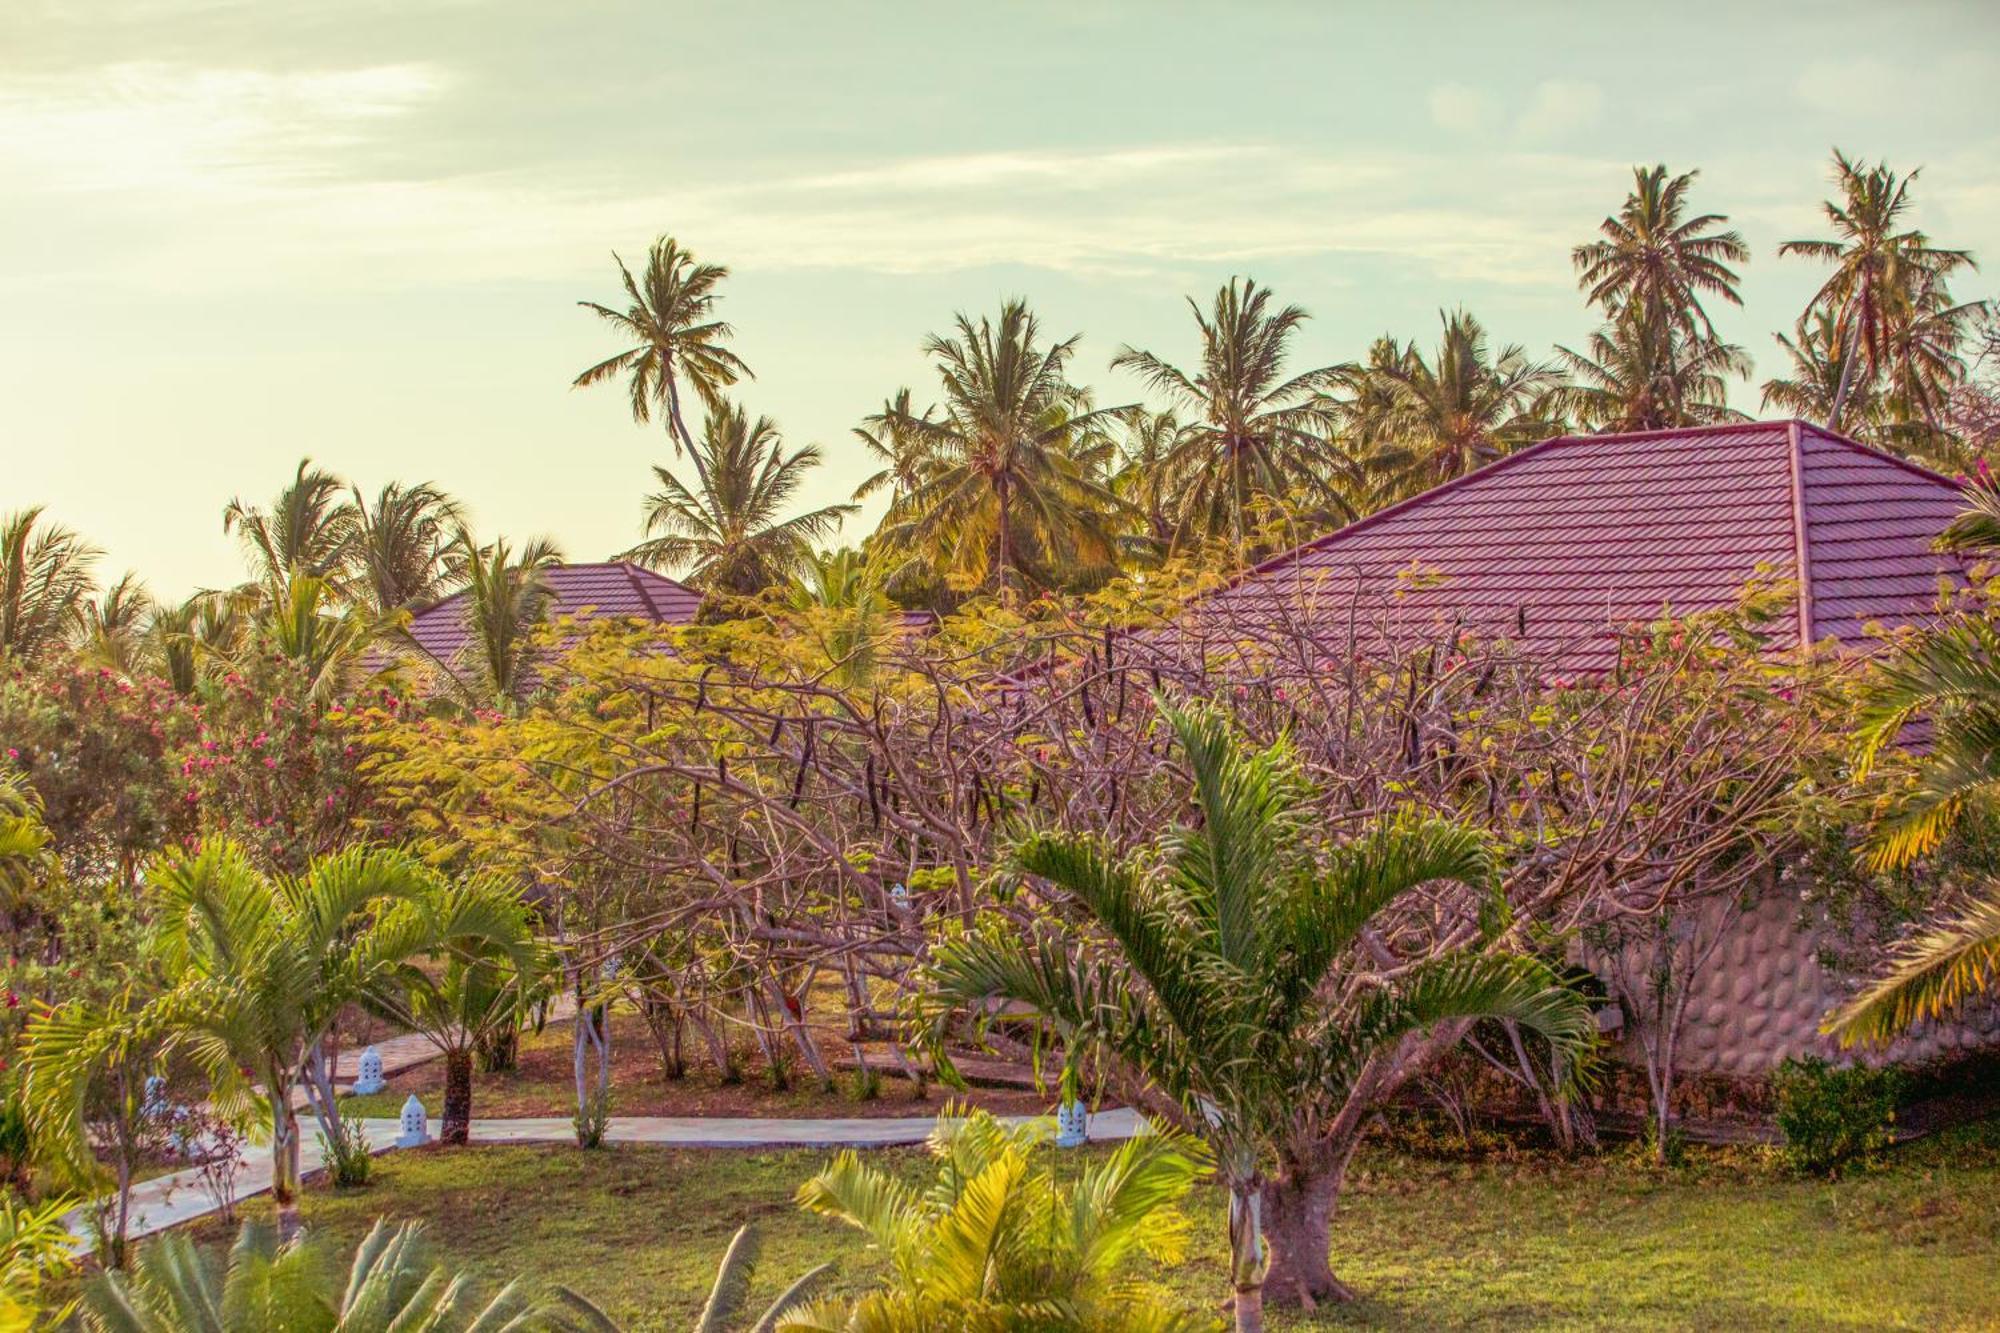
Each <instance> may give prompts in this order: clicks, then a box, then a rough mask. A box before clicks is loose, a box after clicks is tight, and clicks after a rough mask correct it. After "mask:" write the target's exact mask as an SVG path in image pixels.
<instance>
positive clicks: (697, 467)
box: [623, 403, 856, 597]
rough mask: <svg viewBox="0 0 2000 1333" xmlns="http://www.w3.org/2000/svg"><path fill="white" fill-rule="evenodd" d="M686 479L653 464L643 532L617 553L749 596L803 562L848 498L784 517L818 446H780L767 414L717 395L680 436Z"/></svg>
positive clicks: (716, 590) (833, 527)
mask: <svg viewBox="0 0 2000 1333" xmlns="http://www.w3.org/2000/svg"><path fill="white" fill-rule="evenodd" d="M688 461H689V464H690V465H691V466H692V467H693V469H694V474H695V481H694V485H693V486H689V485H687V484H686V483H685V482H683V481H681V479H680V478H678V477H676V476H675V475H674V474H673V473H671V472H669V471H668V470H667V469H666V468H663V467H655V468H654V469H653V475H654V476H655V477H656V478H658V480H659V483H660V489H659V491H658V492H657V493H655V494H653V495H650V496H648V497H647V498H646V540H644V541H642V542H640V543H639V544H638V545H637V546H634V547H633V548H632V549H631V550H629V551H627V552H626V553H625V554H624V556H623V558H624V559H628V560H636V561H638V562H639V563H640V564H643V565H648V566H651V567H653V568H662V567H664V568H670V569H682V570H685V571H687V573H686V579H687V582H688V583H689V584H690V585H692V586H694V587H696V588H700V589H701V590H702V591H704V592H707V593H711V594H717V595H720V596H724V597H753V596H755V595H756V594H757V593H759V592H762V591H763V590H764V589H766V588H769V587H773V586H775V585H777V584H779V583H781V582H783V581H784V580H785V579H787V578H788V577H790V576H791V574H792V573H793V572H795V571H796V570H798V569H800V568H802V567H803V565H804V564H805V562H806V561H807V559H808V558H809V557H810V556H811V554H812V548H813V543H815V542H820V541H824V540H826V539H827V538H828V537H830V536H832V535H833V533H834V532H835V531H837V530H838V529H839V527H840V521H841V520H842V519H843V518H845V517H847V515H849V514H851V513H853V512H854V510H855V508H856V506H854V505H851V504H838V505H825V506H822V507H821V508H818V509H809V510H807V511H806V512H804V513H801V514H794V515H792V516H790V517H785V516H784V514H785V511H786V510H787V509H789V508H790V507H791V505H792V502H793V500H794V499H795V498H796V497H797V495H798V492H799V488H800V487H801V486H803V485H804V484H805V479H806V474H807V473H808V472H810V471H811V470H812V469H813V468H815V467H818V466H819V463H820V451H819V446H818V445H812V444H808V445H805V446H803V447H801V448H798V449H793V450H790V451H787V450H786V448H785V444H784V441H783V440H782V439H780V438H779V436H778V427H777V425H776V424H775V423H774V422H772V420H771V419H770V418H769V417H758V418H756V419H755V420H752V419H751V418H750V416H749V414H748V413H746V412H745V411H744V410H743V409H742V408H741V407H732V406H730V405H729V404H726V403H721V404H717V405H716V406H715V407H714V408H713V409H712V410H711V411H710V412H709V414H708V421H707V424H706V425H705V426H704V427H703V429H702V434H701V440H700V441H699V443H696V444H693V445H690V447H689V449H688Z"/></svg>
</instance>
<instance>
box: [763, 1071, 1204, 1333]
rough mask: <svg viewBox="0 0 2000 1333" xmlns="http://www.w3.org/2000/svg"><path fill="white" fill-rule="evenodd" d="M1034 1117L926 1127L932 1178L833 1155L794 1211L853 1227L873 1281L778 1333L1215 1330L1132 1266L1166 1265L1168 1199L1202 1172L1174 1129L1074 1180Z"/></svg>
mask: <svg viewBox="0 0 2000 1333" xmlns="http://www.w3.org/2000/svg"><path fill="white" fill-rule="evenodd" d="M1047 1135H1048V1126H1047V1124H1046V1122H1041V1123H1037V1122H1030V1123H1029V1124H1026V1125H1022V1126H1019V1127H1013V1128H1010V1127H1008V1126H1005V1125H1003V1124H1001V1123H1000V1122H999V1121H998V1120H996V1119H995V1118H994V1117H993V1116H992V1115H991V1114H990V1113H989V1112H986V1111H974V1112H972V1113H971V1114H970V1115H969V1116H966V1117H965V1118H963V1119H954V1118H953V1117H952V1113H951V1112H950V1111H947V1113H946V1116H945V1117H944V1118H941V1119H940V1120H939V1121H938V1126H937V1128H936V1129H935V1130H933V1131H932V1134H931V1142H930V1149H931V1154H932V1156H933V1157H935V1158H936V1159H937V1163H938V1166H937V1174H936V1179H935V1180H934V1182H932V1183H931V1184H930V1185H929V1186H928V1187H924V1188H917V1187H913V1186H910V1185H907V1184H905V1183H903V1181H901V1180H900V1179H898V1178H897V1177H895V1176H893V1175H890V1174H889V1173H887V1172H885V1171H883V1170H882V1169H880V1168H879V1167H875V1166H872V1165H869V1164H866V1163H864V1162H863V1161H862V1160H861V1158H860V1157H859V1156H858V1155H857V1154H855V1153H854V1152H852V1151H848V1152H843V1153H841V1154H840V1155H839V1156H838V1157H836V1158H835V1159H834V1160H833V1162H832V1163H831V1164H830V1165H829V1166H827V1168H826V1169H825V1170H823V1171H821V1172H820V1173H819V1174H818V1175H816V1176H814V1177H813V1178H812V1179H811V1180H809V1181H807V1182H806V1183H805V1184H804V1185H803V1186H802V1187H800V1189H799V1204H800V1206H801V1207H803V1208H805V1209H806V1211H808V1212H812V1213H818V1214H819V1215H821V1216H823V1217H830V1218H834V1219H836V1220H838V1221H840V1222H844V1223H846V1224H847V1225H848V1226H850V1227H853V1228H854V1229H855V1230H857V1231H860V1232H861V1233H862V1234H863V1235H865V1236H867V1237H868V1238H869V1240H870V1241H872V1242H873V1243H874V1245H875V1247H876V1248H877V1249H879V1250H880V1251H881V1252H882V1254H883V1255H884V1257H885V1258H886V1259H887V1260H888V1263H889V1268H890V1271H889V1275H888V1276H887V1277H886V1278H885V1279H884V1280H883V1282H882V1283H881V1285H880V1286H879V1287H878V1288H877V1289H875V1290H873V1291H870V1292H867V1293H866V1294H864V1295H862V1296H860V1297H858V1298H856V1299H854V1300H852V1301H827V1302H823V1303H819V1304H815V1305H813V1306H812V1307H810V1308H808V1309H806V1310H804V1311H802V1312H799V1313H796V1314H792V1315H788V1316H786V1317H785V1318H784V1319H783V1320H781V1321H780V1322H779V1324H778V1325H777V1327H778V1329H779V1330H781V1331H783V1333H836V1330H837V1331H839V1333H896V1331H898V1330H905V1329H908V1330H915V1329H946V1328H952V1329H1029V1328H1038V1329H1062V1330H1067V1331H1068V1333H1124V1331H1125V1330H1147V1331H1148V1333H1167V1331H1168V1330H1175V1331H1180V1330H1185V1331H1186V1333H1193V1330H1196V1329H1209V1328H1213V1327H1214V1320H1213V1319H1212V1318H1211V1317H1209V1316H1206V1315H1196V1314H1193V1313H1188V1312H1183V1311H1179V1310H1176V1309H1174V1308H1173V1307H1172V1306H1169V1305H1166V1304H1164V1303H1162V1302H1161V1301H1159V1300H1158V1299H1157V1298H1155V1297H1153V1296H1150V1295H1147V1294H1145V1293H1143V1292H1142V1291H1141V1290H1139V1289H1138V1288H1137V1287H1136V1286H1135V1285H1134V1284H1133V1283H1132V1282H1131V1281H1130V1279H1129V1277H1128V1276H1127V1274H1128V1272H1129V1270H1130V1267H1131V1264H1132V1262H1133V1260H1135V1259H1137V1258H1140V1257H1142V1256H1143V1257H1146V1258H1150V1259H1153V1260H1156V1261H1161V1262H1167V1263H1173V1262H1177V1261H1178V1260H1179V1259H1180V1258H1181V1257H1182V1255H1183V1254H1184V1253H1185V1252H1186V1239H1187V1222H1186V1219H1185V1218H1184V1217H1182V1216H1181V1214H1180V1212H1179V1210H1178V1208H1177V1207H1176V1206H1175V1205H1176V1204H1177V1203H1178V1202H1179V1201H1180V1200H1181V1199H1182V1198H1183V1197H1185V1195H1186V1194H1187V1192H1188V1190H1189V1189H1190V1188H1191V1187H1192V1186H1193V1184H1194V1181H1195V1178H1196V1177H1197V1176H1198V1175H1199V1174H1200V1173H1201V1171H1202V1170H1203V1168H1204V1167H1205V1166H1206V1155H1205V1154H1204V1153H1203V1152H1202V1151H1201V1145H1200V1144H1199V1143H1198V1142H1196V1141H1194V1140H1191V1139H1187V1138H1185V1137H1183V1136H1181V1135H1179V1134H1176V1133H1174V1132H1172V1131H1170V1130H1169V1131H1164V1132H1161V1133H1156V1134H1146V1135H1141V1136H1139V1137H1137V1138H1133V1139H1128V1140H1127V1141H1126V1142H1125V1143H1123V1144H1122V1145H1120V1146H1119V1148H1118V1150H1117V1151H1116V1152H1114V1153H1112V1154H1111V1155H1110V1156H1109V1157H1107V1158H1105V1159H1104V1160H1102V1161H1096V1162H1091V1163H1088V1164H1086V1165H1085V1166H1084V1167H1083V1168H1082V1170H1081V1172H1080V1173H1079V1174H1078V1176H1077V1177H1076V1179H1075V1180H1074V1183H1068V1182H1065V1181H1060V1180H1058V1179H1057V1177H1056V1174H1055V1173H1054V1172H1053V1171H1051V1170H1050V1169H1049V1166H1048V1165H1047V1162H1046V1156H1045V1154H1044V1153H1043V1152H1042V1151H1040V1150H1041V1147H1042V1144H1043V1142H1044V1140H1045V1139H1046V1138H1047Z"/></svg>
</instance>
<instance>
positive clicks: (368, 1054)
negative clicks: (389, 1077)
mask: <svg viewBox="0 0 2000 1333" xmlns="http://www.w3.org/2000/svg"><path fill="white" fill-rule="evenodd" d="M386 1086H387V1084H385V1083H384V1082H383V1081H382V1052H380V1051H378V1050H376V1049H375V1048H374V1047H373V1046H370V1047H369V1048H368V1049H367V1050H365V1051H363V1052H362V1053H361V1072H360V1073H359V1074H357V1075H356V1076H355V1079H354V1086H353V1088H351V1089H350V1091H351V1092H353V1093H354V1095H355V1096H357V1097H366V1096H367V1095H368V1094H370V1093H372V1092H380V1091H382V1089H383V1088H384V1087H386Z"/></svg>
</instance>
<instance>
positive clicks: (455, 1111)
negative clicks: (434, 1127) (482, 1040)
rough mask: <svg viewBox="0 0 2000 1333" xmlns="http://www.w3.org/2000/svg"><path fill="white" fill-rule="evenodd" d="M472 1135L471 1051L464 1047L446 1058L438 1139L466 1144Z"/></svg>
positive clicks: (443, 1141)
mask: <svg viewBox="0 0 2000 1333" xmlns="http://www.w3.org/2000/svg"><path fill="white" fill-rule="evenodd" d="M471 1137H472V1051H471V1050H470V1049H468V1048H461V1049H458V1050H454V1051H448V1052H446V1053H445V1057H444V1124H443V1125H442V1126H441V1127H440V1128H439V1129H438V1142H439V1143H449V1144H457V1145H461V1146H462V1145H463V1144H465V1143H466V1142H467V1141H468V1140H470V1139H471Z"/></svg>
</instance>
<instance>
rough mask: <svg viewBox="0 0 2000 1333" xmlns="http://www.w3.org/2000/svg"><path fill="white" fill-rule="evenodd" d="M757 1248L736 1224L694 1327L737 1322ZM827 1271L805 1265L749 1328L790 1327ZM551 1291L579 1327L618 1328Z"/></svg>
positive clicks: (719, 1331)
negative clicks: (792, 1316) (802, 1273)
mask: <svg viewBox="0 0 2000 1333" xmlns="http://www.w3.org/2000/svg"><path fill="white" fill-rule="evenodd" d="M759 1249H760V1245H759V1242H758V1239H757V1232H756V1230H755V1229H754V1228H752V1227H750V1226H748V1225H745V1226H741V1227H738V1228H737V1229H736V1234H735V1235H734V1236H732V1237H730V1240H729V1248H728V1249H727V1250H726V1251H724V1253H723V1256H722V1263H721V1265H720V1266H719V1267H717V1269H716V1270H715V1282H714V1285H712V1286H711V1287H710V1288H709V1292H708V1299H707V1300H706V1301H704V1302H703V1303H702V1307H701V1313H700V1314H699V1315H697V1316H696V1317H695V1321H694V1333H729V1330H730V1328H732V1327H733V1326H735V1325H736V1324H737V1322H738V1319H739V1316H741V1315H742V1313H743V1303H744V1301H746V1300H747V1299H749V1295H750V1282H751V1279H752V1278H753V1277H754V1276H755V1275H756V1271H757V1253H758V1250H759ZM832 1272H833V1265H832V1264H821V1265H819V1266H818V1267H817V1268H813V1269H811V1270H809V1271H808V1272H807V1273H806V1274H805V1276H803V1277H801V1278H799V1279H798V1280H797V1281H796V1282H794V1283H792V1285H791V1286H789V1287H787V1288H785V1290H784V1291H782V1292H780V1293H779V1295H778V1298H777V1299H776V1300H774V1301H772V1302H771V1303H770V1304H769V1305H767V1306H765V1307H764V1311H763V1313H762V1314H760V1315H758V1316H757V1319H756V1322H754V1323H753V1324H751V1326H750V1333H778V1330H780V1329H784V1328H792V1327H795V1325H794V1324H793V1323H792V1322H791V1321H789V1320H788V1319H787V1318H786V1316H788V1315H790V1314H791V1313H792V1312H793V1311H795V1310H797V1309H798V1308H799V1307H800V1306H802V1305H804V1304H805V1303H806V1302H807V1301H808V1300H809V1299H811V1297H812V1293H813V1290H814V1289H815V1288H817V1287H818V1286H819V1285H820V1284H821V1283H823V1282H825V1281H826V1279H827V1277H828V1276H829V1275H831V1274H832ZM556 1294H557V1296H558V1297H559V1298H560V1299H561V1301H562V1303H563V1309H564V1310H565V1312H566V1313H570V1314H574V1315H576V1316H577V1319H578V1325H579V1327H581V1328H584V1329H588V1330H591V1333H620V1330H619V1327H618V1325H617V1324H615V1323H613V1322H612V1320H611V1317H610V1316H609V1315H607V1314H605V1313H604V1311H602V1310H600V1309H599V1308H598V1307H597V1306H595V1305H593V1304H592V1303H591V1302H589V1301H587V1300H585V1299H584V1298H583V1297H581V1296H579V1295H577V1294H576V1293H575V1292H573V1291H571V1290H569V1289H568V1288H567V1287H559V1288H557V1290H556Z"/></svg>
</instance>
